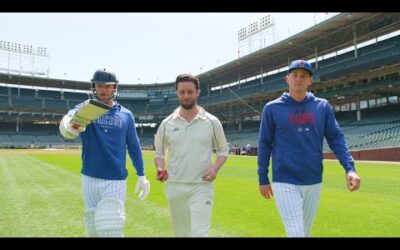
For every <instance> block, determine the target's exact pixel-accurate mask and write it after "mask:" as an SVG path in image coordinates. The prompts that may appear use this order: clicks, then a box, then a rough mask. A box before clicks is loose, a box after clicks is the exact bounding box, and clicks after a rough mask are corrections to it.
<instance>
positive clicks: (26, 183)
mask: <svg viewBox="0 0 400 250" xmlns="http://www.w3.org/2000/svg"><path fill="white" fill-rule="evenodd" d="M0 168H1V172H0V173H1V177H0V178H1V179H2V180H4V181H2V182H1V191H0V192H1V207H2V213H0V217H1V218H2V219H1V221H2V223H1V225H2V226H1V229H0V235H1V236H65V235H69V236H77V235H82V232H83V230H84V228H83V225H81V224H82V223H77V222H78V221H81V214H82V198H81V197H80V196H79V194H80V186H79V180H78V179H77V178H76V176H75V175H73V174H71V173H69V172H68V171H65V170H63V169H60V168H57V167H55V166H52V165H49V164H45V163H42V162H41V161H38V160H36V159H34V158H32V157H30V156H26V155H13V156H11V155H10V156H5V155H2V157H1V158H0Z"/></svg>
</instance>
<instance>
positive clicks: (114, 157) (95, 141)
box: [60, 69, 150, 237]
mask: <svg viewBox="0 0 400 250" xmlns="http://www.w3.org/2000/svg"><path fill="white" fill-rule="evenodd" d="M117 94H118V80H117V78H116V75H115V73H114V72H112V71H109V70H106V69H99V70H97V71H96V72H95V73H94V75H93V79H92V88H91V95H92V98H93V99H94V100H97V101H98V102H102V103H103V104H105V105H108V106H109V107H110V110H109V111H107V112H106V113H104V114H103V115H102V116H100V117H98V118H97V119H96V120H94V121H93V122H92V123H90V124H89V125H87V126H85V127H83V125H82V124H76V123H71V122H70V121H71V117H72V116H73V115H74V114H75V113H76V112H77V111H78V110H79V109H80V108H81V106H82V105H83V103H80V104H78V105H76V107H75V108H74V109H71V110H69V111H68V113H67V114H66V115H65V116H64V117H63V119H62V120H61V123H60V132H61V134H62V136H64V137H65V138H68V139H73V138H76V137H78V136H79V135H80V137H81V140H82V170H81V173H82V193H83V200H84V203H85V213H84V223H85V226H86V230H87V233H88V235H89V236H92V237H122V236H123V232H124V225H125V200H126V178H127V176H128V172H127V169H126V167H125V165H126V152H127V151H128V153H129V156H130V158H131V160H132V163H133V166H134V167H135V169H136V174H137V176H138V182H137V184H136V192H137V193H139V198H140V199H141V200H144V199H146V197H147V196H148V194H149V192H150V182H149V181H148V180H147V179H146V175H145V171H144V166H143V156H142V148H141V145H140V142H139V139H138V136H137V134H136V128H135V118H134V116H133V114H132V112H131V111H130V110H128V109H126V108H125V107H123V106H122V105H121V104H119V103H118V102H116V101H115V100H114V99H115V98H116V96H117Z"/></svg>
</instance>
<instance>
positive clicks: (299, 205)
mask: <svg viewBox="0 0 400 250" xmlns="http://www.w3.org/2000/svg"><path fill="white" fill-rule="evenodd" d="M321 186H322V184H321V183H317V184H312V185H294V184H289V183H281V182H273V183H272V190H273V192H274V197H275V200H276V205H277V207H278V212H279V214H280V216H281V219H282V221H283V224H284V226H285V231H286V235H287V236H288V237H309V236H310V231H311V225H312V223H313V221H314V217H315V215H316V213H317V209H318V204H319V198H320V194H321Z"/></svg>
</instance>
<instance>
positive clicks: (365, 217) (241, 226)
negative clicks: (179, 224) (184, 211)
mask: <svg viewBox="0 0 400 250" xmlns="http://www.w3.org/2000/svg"><path fill="white" fill-rule="evenodd" d="M144 157H145V168H146V174H147V178H148V179H149V180H150V181H151V193H150V196H149V197H148V199H147V200H146V201H140V200H139V199H137V198H136V197H135V195H134V187H135V183H136V179H137V178H136V175H135V171H134V169H133V167H132V165H131V163H130V160H129V158H128V159H127V162H128V165H127V167H128V170H129V177H128V195H127V203H126V225H125V236H126V237H172V236H173V234H172V228H171V225H170V216H169V210H168V205H167V201H166V198H165V195H164V190H163V184H162V183H160V182H158V181H156V180H155V168H154V165H153V153H152V152H145V153H144ZM324 165H325V170H324V181H323V188H322V194H321V203H320V207H319V210H318V213H317V216H316V219H315V222H314V225H313V228H312V233H311V234H312V237H342V236H343V237H389V236H390V237H399V236H400V163H376V162H370V163H365V162H357V163H356V167H357V171H358V173H359V175H360V176H361V178H362V183H361V189H360V190H359V191H357V192H354V193H350V192H349V191H347V190H346V185H345V178H344V171H343V168H342V167H341V166H340V165H339V163H338V162H337V161H325V162H324ZM80 166H81V160H80V152H78V151H68V150H60V151H55V152H54V151H53V152H49V151H39V150H34V151H30V150H13V151H0V237H85V235H86V234H85V229H84V225H83V219H82V218H83V209H84V207H83V199H82V194H81V183H80V180H81V178H80ZM256 172H257V164H256V157H252V156H230V157H229V159H228V161H227V163H226V164H225V165H224V167H223V168H222V169H221V171H220V172H219V174H218V178H217V179H216V183H215V205H214V209H213V215H212V226H211V231H210V236H211V237H284V236H285V234H284V229H283V225H282V223H281V221H280V218H279V216H278V213H277V210H276V206H275V203H274V201H273V200H265V199H263V198H262V197H261V195H260V194H259V191H258V182H257V180H258V178H257V173H256Z"/></svg>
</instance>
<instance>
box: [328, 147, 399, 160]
mask: <svg viewBox="0 0 400 250" xmlns="http://www.w3.org/2000/svg"><path fill="white" fill-rule="evenodd" d="M351 155H352V156H353V158H354V160H361V161H399V162H400V147H397V148H382V149H368V150H367V149H366V150H357V151H351ZM324 159H337V158H336V156H335V155H334V154H333V153H324Z"/></svg>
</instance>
